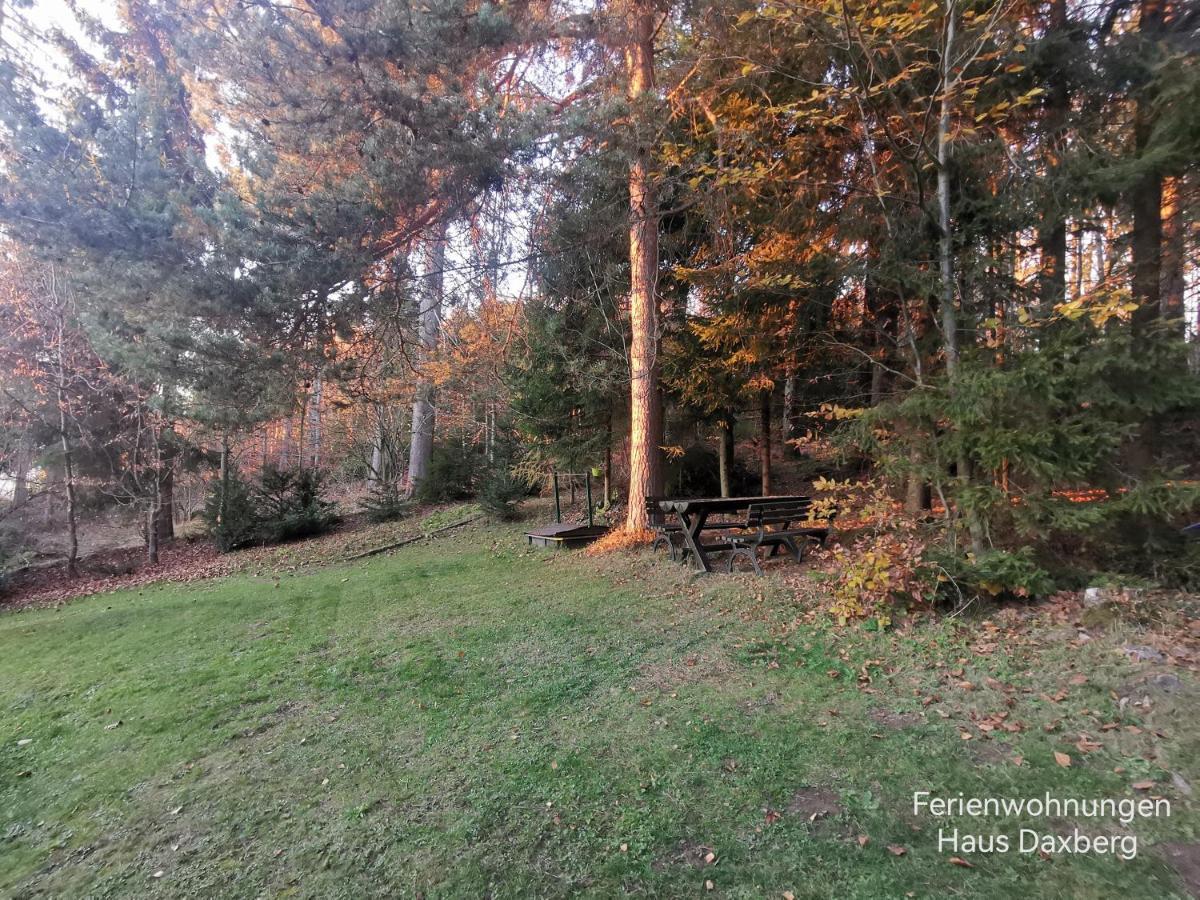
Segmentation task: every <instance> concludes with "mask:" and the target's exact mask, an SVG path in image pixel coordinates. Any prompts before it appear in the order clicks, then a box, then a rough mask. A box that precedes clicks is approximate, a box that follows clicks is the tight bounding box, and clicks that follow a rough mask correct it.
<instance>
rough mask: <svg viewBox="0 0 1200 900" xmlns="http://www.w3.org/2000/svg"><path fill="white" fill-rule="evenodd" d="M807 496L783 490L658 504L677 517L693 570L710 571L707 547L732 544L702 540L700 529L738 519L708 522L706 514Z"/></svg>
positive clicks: (728, 524) (737, 524)
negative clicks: (691, 560) (762, 495)
mask: <svg viewBox="0 0 1200 900" xmlns="http://www.w3.org/2000/svg"><path fill="white" fill-rule="evenodd" d="M809 499H811V498H809V497H808V496H806V495H803V494H785V495H779V496H771V497H702V498H700V499H694V500H675V499H667V500H660V501H658V506H659V508H660V509H661V510H662V511H663V512H665V513H674V515H675V516H676V518H678V519H679V524H680V526H681V527H682V529H683V541H684V548H685V552H687V553H690V554H691V555H692V559H694V560H695V561H696V568H697V570H699V571H701V572H711V571H712V563H711V561H710V560H709V557H708V554H709V551H714V550H730V549H732V548H733V544H732V543H731V542H730V541H719V542H709V543H704V542H703V541H701V539H700V538H701V533H702V532H703V531H704V530H705V529H708V530H714V529H717V528H726V529H728V528H737V527H740V526H741V524H742V523H741V522H724V523H714V524H709V522H708V517H709V516H711V515H713V514H714V513H716V514H721V513H725V514H728V513H736V512H740V511H742V510H748V509H749V508H750V506H751V504H754V503H786V502H791V503H801V502H804V501H806V500H809Z"/></svg>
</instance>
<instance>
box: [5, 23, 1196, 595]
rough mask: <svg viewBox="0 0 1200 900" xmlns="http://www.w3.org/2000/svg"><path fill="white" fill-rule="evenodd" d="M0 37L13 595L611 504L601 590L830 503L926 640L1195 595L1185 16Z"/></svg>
mask: <svg viewBox="0 0 1200 900" xmlns="http://www.w3.org/2000/svg"><path fill="white" fill-rule="evenodd" d="M2 8H4V10H5V19H4V23H5V24H4V29H5V30H4V40H5V49H6V56H5V64H4V70H2V77H4V86H5V90H4V98H2V104H4V106H2V110H0V112H2V122H4V125H2V128H4V144H2V185H0V190H2V198H0V220H2V222H4V233H5V247H4V272H2V289H4V304H2V306H0V316H2V318H4V328H2V347H0V354H2V380H4V396H2V400H0V406H2V444H4V451H2V466H4V472H5V474H6V475H7V482H8V484H10V485H11V508H12V509H11V511H10V515H8V516H7V517H6V524H5V535H4V540H5V557H6V564H7V565H8V568H13V566H17V565H19V564H20V563H22V562H23V560H28V558H29V556H28V554H29V547H28V538H29V534H30V530H31V529H49V530H53V532H54V533H55V535H58V536H56V538H55V540H56V545H55V546H58V547H59V548H60V552H61V553H62V554H64V556H65V565H66V570H67V572H68V574H70V575H74V574H76V571H77V569H78V559H79V553H80V551H79V532H80V528H82V526H80V522H85V521H88V520H89V517H91V518H95V517H97V516H100V517H107V518H108V520H109V521H112V520H113V517H114V516H115V517H116V520H119V521H121V522H125V523H126V524H127V526H130V527H134V528H136V529H137V530H138V532H139V533H140V535H142V542H143V545H144V548H145V553H146V559H148V560H149V563H151V564H154V563H156V562H157V559H158V553H160V547H161V546H163V545H164V544H166V542H168V541H169V540H170V539H172V536H173V535H174V532H175V527H176V523H186V522H187V521H190V520H204V521H206V522H208V523H209V527H210V532H211V533H212V534H214V536H215V539H216V544H217V546H218V547H220V548H221V550H230V548H235V547H238V546H245V545H251V544H254V542H265V541H277V540H284V539H288V538H294V536H300V535H302V534H310V533H318V532H320V530H324V529H325V528H328V527H330V526H331V523H332V522H334V520H335V518H336V517H337V515H338V514H337V512H336V510H335V506H334V503H332V502H331V500H328V499H325V494H328V493H331V492H332V493H337V494H338V497H342V498H343V499H344V498H347V497H358V498H359V499H358V504H359V505H358V506H354V503H353V502H352V503H350V504H349V506H350V508H353V509H366V510H367V511H371V512H373V514H374V515H376V516H378V517H382V518H386V517H388V516H389V515H396V516H398V515H402V514H403V511H404V509H407V505H406V504H407V503H408V502H410V500H413V499H414V498H415V499H425V500H431V502H438V500H442V502H445V500H454V499H468V498H479V499H481V500H482V502H485V504H486V505H487V506H488V509H491V510H492V511H493V512H494V514H497V515H500V516H504V515H505V514H509V512H511V510H512V508H514V504H515V503H516V502H518V500H520V499H521V498H523V497H526V496H528V494H530V493H536V492H539V491H542V490H545V486H546V484H548V481H547V478H548V475H550V473H553V472H562V473H580V472H584V470H588V472H592V470H594V472H595V473H596V478H598V494H599V499H598V503H596V504H595V505H596V508H598V511H599V512H600V514H601V515H602V516H605V517H606V521H608V522H610V523H611V524H612V526H614V527H616V528H617V529H618V532H619V533H620V535H623V538H613V539H612V541H616V542H617V544H620V542H622V540H624V542H636V540H637V538H638V535H642V534H646V530H644V529H646V528H647V524H648V522H647V512H646V502H644V500H646V498H647V497H659V496H665V494H666V493H683V494H690V496H696V494H697V493H700V494H704V493H708V494H712V496H718V494H719V496H721V497H728V496H731V492H736V493H740V494H748V496H750V494H762V496H769V494H772V493H773V491H776V486H778V485H779V484H780V479H781V478H782V479H784V480H792V481H798V482H800V484H803V485H805V486H812V485H815V486H816V487H815V488H814V490H817V491H826V492H828V493H829V494H830V496H838V497H840V503H842V504H844V505H845V508H846V509H853V510H854V512H856V515H858V514H860V515H859V522H860V523H863V524H865V526H866V527H865V529H864V530H863V532H862V533H860V534H859V535H858V536H857V538H856V539H854V541H851V542H850V546H847V547H846V550H847V552H850V553H851V557H852V562H853V560H862V559H864V558H866V554H872V556H871V558H872V559H878V560H880V563H878V564H880V565H881V566H883V569H884V570H889V569H892V568H895V569H896V570H898V571H904V572H907V574H906V575H905V578H910V576H911V575H912V574H913V572H916V574H918V576H920V577H924V576H928V575H929V572H932V571H935V570H936V571H938V572H940V576H938V577H940V578H941V582H942V584H941V587H938V586H937V584H934V586H932V587H930V586H929V584H926V586H925V589H920V588H919V587H913V590H914V592H916V594H914V593H912V592H906V590H902V589H901V590H899V593H902V594H906V595H908V599H913V598H916V596H917V595H918V594H919V595H920V599H923V600H924V601H928V602H936V601H937V598H938V596H942V599H944V596H946V594H947V588H946V583H947V582H949V583H950V584H952V586H953V588H954V592H953V593H954V595H955V596H956V598H959V599H961V598H962V596H966V594H972V595H991V596H1022V598H1024V596H1038V595H1043V596H1044V595H1046V594H1049V593H1051V592H1052V590H1054V589H1055V588H1056V587H1061V588H1080V587H1084V586H1086V584H1087V583H1090V581H1091V580H1094V578H1097V577H1099V578H1102V580H1103V578H1116V580H1118V581H1120V580H1122V578H1123V580H1126V581H1129V582H1130V583H1133V582H1138V583H1142V582H1145V583H1153V584H1160V586H1168V587H1176V588H1177V587H1184V588H1187V587H1194V586H1195V584H1196V583H1198V578H1200V556H1198V550H1196V547H1198V545H1196V544H1195V542H1194V541H1192V542H1189V541H1188V540H1187V536H1186V533H1184V532H1183V530H1181V529H1183V528H1186V527H1187V526H1188V524H1189V523H1190V522H1192V521H1193V520H1194V518H1195V517H1196V516H1198V510H1200V506H1198V503H1200V490H1198V488H1200V482H1198V481H1196V480H1195V479H1196V474H1198V473H1196V460H1198V458H1200V454H1198V446H1200V433H1198V426H1200V416H1198V410H1200V378H1198V366H1200V355H1198V354H1200V342H1198V319H1196V314H1198V313H1196V296H1198V289H1196V244H1198V235H1200V229H1198V227H1196V216H1195V209H1196V204H1195V202H1194V200H1195V197H1196V191H1198V190H1200V186H1198V184H1196V173H1195V172H1194V166H1193V163H1194V160H1195V158H1196V155H1198V150H1200V132H1198V130H1196V122H1198V121H1200V115H1198V110H1200V107H1198V101H1200V76H1198V61H1196V53H1195V52H1196V47H1198V43H1196V37H1198V26H1200V11H1198V10H1196V8H1195V7H1194V6H1192V5H1188V4H1177V2H1168V1H1165V0H1142V1H1140V2H1123V1H1120V0H1111V1H1109V2H1068V1H1067V0H1050V2H1038V4H1022V2H1008V1H1002V2H982V4H974V2H965V1H964V0H944V1H942V2H899V1H898V2H884V4H869V5H863V6H862V7H860V8H854V7H853V6H852V5H847V4H844V2H836V4H833V2H832V4H793V2H775V0H768V2H763V4H755V5H751V4H743V5H737V4H734V5H728V4H713V5H704V4H700V5H690V4H689V5H684V4H678V5H676V4H661V2H650V1H649V0H646V2H642V1H641V0H629V2H619V4H618V2H613V4H601V5H598V6H595V7H594V8H592V7H588V8H583V7H581V8H575V7H572V6H571V5H563V6H559V5H557V4H554V2H512V4H490V2H481V4H476V2H464V1H463V0H444V1H442V0H439V1H437V2H432V4H427V5H421V6H414V5H410V4H407V2H367V1H366V0H323V1H322V2H317V0H311V2H301V4H296V5H293V4H282V2H280V4H277V2H274V1H266V0H264V1H263V2H254V4H240V2H222V1H221V0H196V1H194V2H192V1H191V0H173V1H172V2H144V1H143V0H138V1H132V0H131V1H130V2H124V4H120V5H119V7H118V8H116V10H115V11H113V10H104V8H102V7H100V6H96V7H95V8H92V7H90V6H89V5H88V4H83V5H79V6H78V7H77V8H73V11H71V12H68V13H64V14H62V16H60V17H59V19H58V20H59V24H56V25H49V24H46V23H47V22H48V17H47V16H46V14H44V13H41V12H40V8H38V7H37V6H30V5H29V4H28V2H17V1H14V0H8V2H7V4H6V6H5V7H2ZM47 59H49V60H52V62H47V61H46V60H47ZM601 484H602V487H601V486H600V485H601ZM776 492H778V491H776ZM736 493H734V496H736ZM342 506H347V503H344V502H343V503H342ZM847 521H848V520H847ZM84 530H86V529H84ZM612 541H610V542H612ZM856 564H857V563H856ZM851 568H853V566H851ZM860 574H863V575H865V576H868V577H869V575H870V574H869V572H860ZM918 580H919V578H918ZM850 593H853V592H850ZM859 593H860V595H859V596H857V598H851V596H848V595H847V598H846V600H845V602H844V604H842V606H844V607H845V610H844V612H845V613H846V614H850V616H852V617H857V616H868V614H870V613H872V612H882V611H884V608H886V607H888V606H889V605H890V604H892V602H894V601H895V596H893V595H894V594H896V593H898V592H896V589H895V586H893V588H888V589H883V590H881V592H878V593H877V594H872V593H871V592H869V590H863V592H859Z"/></svg>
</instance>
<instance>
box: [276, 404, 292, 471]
mask: <svg viewBox="0 0 1200 900" xmlns="http://www.w3.org/2000/svg"><path fill="white" fill-rule="evenodd" d="M292 419H293V417H292V416H290V415H289V416H288V417H287V418H286V419H284V420H283V437H282V438H281V439H280V441H279V468H281V469H289V468H291V466H292Z"/></svg>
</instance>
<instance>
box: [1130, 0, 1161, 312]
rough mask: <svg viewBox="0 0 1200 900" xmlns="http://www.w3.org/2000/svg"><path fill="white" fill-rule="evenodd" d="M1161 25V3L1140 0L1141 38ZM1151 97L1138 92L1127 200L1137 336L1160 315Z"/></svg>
mask: <svg viewBox="0 0 1200 900" xmlns="http://www.w3.org/2000/svg"><path fill="white" fill-rule="evenodd" d="M1162 25H1163V4H1162V0H1143V2H1142V7H1141V22H1140V24H1139V26H1138V30H1139V31H1140V32H1141V34H1143V35H1144V36H1145V37H1146V38H1147V39H1149V40H1154V39H1156V37H1157V36H1158V34H1159V32H1160V31H1161V30H1162ZM1154 93H1155V92H1153V91H1151V90H1150V89H1144V90H1143V91H1142V93H1141V95H1140V96H1139V97H1138V100H1137V108H1136V109H1135V111H1134V123H1133V140H1134V151H1135V157H1136V160H1137V161H1138V162H1140V163H1141V166H1142V172H1141V175H1140V177H1139V178H1138V180H1137V183H1136V184H1134V186H1133V189H1132V190H1131V192H1130V196H1129V201H1130V206H1131V207H1132V211H1133V232H1132V235H1131V240H1130V250H1131V252H1132V264H1133V278H1132V289H1133V301H1134V303H1136V304H1137V309H1136V310H1135V311H1134V313H1133V326H1134V329H1135V331H1136V332H1138V333H1141V332H1143V331H1144V329H1145V327H1146V326H1147V325H1149V324H1150V323H1152V322H1154V321H1155V320H1157V319H1158V317H1159V314H1160V312H1161V297H1162V290H1161V279H1162V238H1163V221H1162V211H1163V179H1162V173H1161V172H1160V171H1159V170H1158V167H1157V166H1153V165H1150V164H1149V163H1147V162H1146V160H1145V156H1146V155H1147V153H1148V151H1149V149H1150V136H1151V133H1152V132H1153V130H1154V123H1155V110H1154V103H1155V99H1156V98H1155V96H1154Z"/></svg>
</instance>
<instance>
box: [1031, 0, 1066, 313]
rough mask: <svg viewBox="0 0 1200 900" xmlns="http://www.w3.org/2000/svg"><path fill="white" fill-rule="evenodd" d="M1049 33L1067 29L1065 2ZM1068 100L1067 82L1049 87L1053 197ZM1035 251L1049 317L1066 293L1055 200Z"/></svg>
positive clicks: (1054, 13)
mask: <svg viewBox="0 0 1200 900" xmlns="http://www.w3.org/2000/svg"><path fill="white" fill-rule="evenodd" d="M1047 28H1048V30H1049V32H1050V33H1055V32H1059V33H1061V32H1063V31H1065V30H1066V28H1067V0H1052V2H1051V3H1050V16H1049V21H1048V22H1047ZM1070 106H1071V98H1070V95H1069V94H1068V92H1067V84H1066V81H1065V80H1063V79H1061V78H1058V79H1054V80H1053V81H1052V82H1051V84H1050V91H1049V93H1048V94H1047V102H1046V119H1045V125H1046V135H1045V142H1046V148H1047V159H1046V169H1047V171H1046V176H1047V180H1048V182H1049V184H1050V189H1049V190H1048V192H1047V193H1049V194H1056V193H1057V185H1056V184H1055V179H1056V176H1057V172H1058V169H1059V166H1060V165H1061V164H1062V157H1063V153H1064V150H1065V148H1066V134H1065V131H1066V126H1067V114H1068V113H1069V112H1070ZM1038 248H1039V250H1040V252H1041V268H1040V271H1039V272H1038V288H1039V294H1040V300H1041V304H1042V311H1043V314H1045V315H1049V314H1050V313H1052V312H1053V311H1054V307H1055V306H1057V305H1058V304H1059V303H1062V302H1063V300H1064V299H1065V298H1066V293H1067V223H1066V217H1065V215H1064V213H1063V210H1062V209H1061V208H1060V207H1059V206H1058V203H1057V197H1054V196H1051V197H1048V198H1047V199H1046V203H1045V206H1044V209H1043V211H1042V222H1041V226H1040V227H1039V229H1038Z"/></svg>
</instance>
